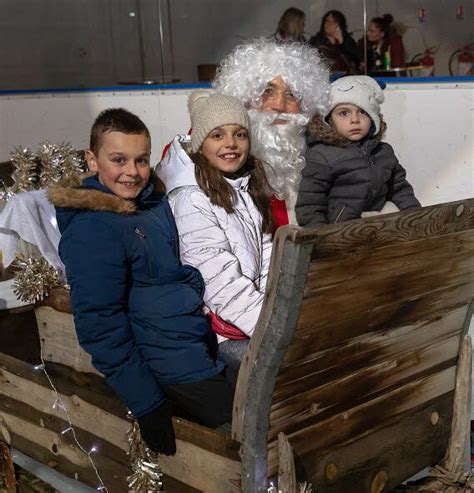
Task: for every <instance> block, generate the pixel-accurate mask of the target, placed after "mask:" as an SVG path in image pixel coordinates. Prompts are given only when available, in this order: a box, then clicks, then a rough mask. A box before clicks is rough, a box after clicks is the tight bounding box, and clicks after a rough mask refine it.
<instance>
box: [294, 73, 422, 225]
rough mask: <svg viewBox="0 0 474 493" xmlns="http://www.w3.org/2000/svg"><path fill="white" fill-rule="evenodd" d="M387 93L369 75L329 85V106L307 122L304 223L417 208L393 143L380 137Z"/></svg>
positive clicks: (301, 201)
mask: <svg viewBox="0 0 474 493" xmlns="http://www.w3.org/2000/svg"><path fill="white" fill-rule="evenodd" d="M383 100H384V94H383V91H382V89H381V88H380V86H379V85H378V83H377V82H376V81H375V80H374V79H372V78H371V77H368V76H365V75H358V76H349V77H342V78H340V79H338V80H336V81H335V82H333V83H332V84H331V90H330V96H329V108H328V111H327V113H326V114H325V115H322V116H321V115H316V116H315V117H314V118H313V120H312V122H311V123H310V125H309V137H308V149H307V151H306V167H305V168H304V170H303V177H302V180H301V183H300V190H299V194H298V200H297V203H296V217H297V220H298V223H299V225H300V226H305V227H317V226H321V225H323V224H332V223H336V222H342V221H349V220H351V219H358V218H360V217H366V216H369V215H373V214H377V213H380V212H382V213H386V212H396V211H398V210H403V209H408V208H410V207H419V206H420V203H419V202H418V200H417V199H416V198H415V195H414V193H413V188H412V186H411V185H410V184H409V183H408V181H407V180H406V171H405V169H404V168H403V167H402V165H401V164H400V163H399V162H398V159H397V157H396V156H395V153H394V152H393V149H392V147H391V146H390V145H389V144H387V143H385V142H381V139H382V136H383V134H384V131H385V129H386V124H385V122H384V121H383V119H382V115H381V114H380V104H381V103H382V102H383Z"/></svg>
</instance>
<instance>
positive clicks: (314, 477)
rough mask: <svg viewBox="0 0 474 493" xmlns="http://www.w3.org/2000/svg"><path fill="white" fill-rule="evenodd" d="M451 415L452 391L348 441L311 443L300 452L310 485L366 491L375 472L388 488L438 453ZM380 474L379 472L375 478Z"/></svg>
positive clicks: (332, 492) (334, 491)
mask: <svg viewBox="0 0 474 493" xmlns="http://www.w3.org/2000/svg"><path fill="white" fill-rule="evenodd" d="M451 419H452V394H448V395H446V396H444V397H443V398H442V399H439V400H438V401H437V402H435V403H432V404H430V405H428V406H421V407H419V408H417V409H416V410H414V412H413V413H412V414H410V415H406V416H404V417H402V418H401V419H400V420H399V421H397V422H395V423H393V424H391V425H390V426H386V427H384V428H382V429H380V430H377V431H375V432H373V433H369V434H368V435H367V436H364V437H362V438H360V439H358V440H357V441H354V442H352V443H350V444H336V445H334V446H333V447H331V449H325V450H324V449H316V450H315V451H314V453H310V454H307V455H306V456H304V457H300V464H301V466H302V467H303V469H304V473H305V474H306V476H307V478H309V479H310V481H311V483H312V484H313V487H314V488H315V491H323V492H325V493H340V492H350V493H367V492H370V491H372V489H371V487H372V485H373V481H374V479H375V477H376V476H377V474H379V473H381V472H382V471H383V472H384V473H385V475H386V482H385V486H384V489H383V491H391V490H392V489H393V488H394V487H395V486H397V485H398V484H400V483H401V482H402V481H404V480H406V479H408V478H409V477H411V476H412V475H414V474H416V473H417V472H419V471H420V470H422V469H424V468H425V467H427V466H429V465H434V464H436V463H437V462H438V461H439V460H440V459H441V458H442V456H443V454H444V450H445V449H446V445H447V443H448V437H449V432H450V427H451ZM380 478H381V476H379V479H380Z"/></svg>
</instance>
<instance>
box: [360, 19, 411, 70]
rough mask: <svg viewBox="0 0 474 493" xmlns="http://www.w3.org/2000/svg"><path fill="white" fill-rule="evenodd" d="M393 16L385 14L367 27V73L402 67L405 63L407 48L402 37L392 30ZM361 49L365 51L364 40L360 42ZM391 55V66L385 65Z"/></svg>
mask: <svg viewBox="0 0 474 493" xmlns="http://www.w3.org/2000/svg"><path fill="white" fill-rule="evenodd" d="M392 22H393V16H392V15H391V14H385V15H384V16H383V17H374V18H373V19H372V20H371V21H370V23H369V25H368V27H367V72H368V73H371V72H373V71H374V70H383V69H387V68H391V67H402V66H403V64H404V62H405V48H404V46H403V40H402V37H401V36H400V35H399V34H396V33H395V31H394V30H393V29H392ZM359 47H360V49H361V50H362V52H363V50H364V39H363V38H361V39H360V40H359ZM387 52H388V54H389V66H387V64H386V63H385V60H386V53H387Z"/></svg>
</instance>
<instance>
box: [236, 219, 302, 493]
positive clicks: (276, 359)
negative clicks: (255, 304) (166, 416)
mask: <svg viewBox="0 0 474 493" xmlns="http://www.w3.org/2000/svg"><path fill="white" fill-rule="evenodd" d="M296 230H297V228H295V227H291V226H286V227H283V228H280V229H279V230H278V231H277V233H276V237H275V242H274V247H273V248H274V255H273V256H272V264H271V267H270V270H271V273H270V277H269V285H268V286H267V295H266V296H267V298H266V300H267V301H266V302H265V304H264V307H263V309H262V312H261V314H260V317H259V321H258V323H257V327H256V329H255V332H254V334H253V337H252V339H251V341H250V347H249V350H248V351H247V356H246V358H244V361H243V362H242V367H241V369H240V372H239V378H238V382H237V390H236V396H235V398H234V412H233V419H232V432H233V436H235V437H236V439H237V441H240V442H242V447H241V457H242V486H241V487H242V490H243V491H246V492H247V491H248V492H265V491H267V490H268V479H267V468H266V461H267V433H268V411H269V409H270V403H271V397H272V391H273V385H274V381H275V377H276V374H277V371H278V368H279V366H280V364H281V361H282V358H283V356H284V352H285V350H286V348H287V346H288V344H289V341H290V339H291V337H292V333H293V329H294V327H295V325H296V321H297V316H298V312H299V308H300V300H301V297H302V295H303V288H304V282H305V278H306V272H307V266H308V263H309V255H310V250H311V248H310V246H305V247H303V248H300V247H295V246H294V244H292V243H291V241H290V239H291V237H292V236H293V235H294V233H295V231H296ZM283 258H284V259H285V262H284V263H282V259H283ZM276 300H278V301H277V302H276Z"/></svg>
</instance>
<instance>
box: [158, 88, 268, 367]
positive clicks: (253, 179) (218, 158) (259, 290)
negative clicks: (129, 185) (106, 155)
mask: <svg viewBox="0 0 474 493" xmlns="http://www.w3.org/2000/svg"><path fill="white" fill-rule="evenodd" d="M188 108H189V112H190V116H191V124H192V135H191V138H190V139H189V137H188V138H186V137H183V136H177V137H176V138H175V139H174V140H173V142H172V143H171V145H170V147H169V149H168V152H167V154H166V156H165V157H164V159H163V160H162V161H161V163H160V164H159V166H158V175H159V177H160V178H161V179H162V180H163V182H164V183H165V185H166V192H167V194H168V198H169V201H170V204H171V207H172V210H173V214H174V216H175V219H176V224H177V227H178V232H179V238H180V255H181V259H182V261H183V263H186V264H190V265H192V266H194V267H196V268H198V269H199V270H200V272H201V274H202V276H203V278H204V281H205V284H206V291H205V293H204V302H205V304H206V307H207V309H208V310H209V312H208V314H209V317H210V319H211V326H212V328H213V330H214V331H215V332H216V333H217V337H218V342H219V358H220V359H221V360H223V361H224V362H225V363H226V364H227V365H228V367H229V368H230V369H231V370H232V371H237V370H238V368H239V366H240V362H241V360H242V358H243V355H244V352H245V350H246V348H247V345H248V341H249V338H250V337H251V336H252V334H253V331H254V329H255V325H256V323H257V320H258V317H259V314H260V309H261V307H262V303H263V297H264V293H265V287H266V283H267V276H268V268H269V263H270V256H271V248H272V232H273V229H274V221H273V217H272V214H271V207H270V200H271V195H272V193H273V192H272V190H271V188H270V187H269V185H268V183H267V180H266V177H265V172H264V169H263V166H262V164H261V163H260V162H259V161H258V160H256V159H255V158H253V157H252V156H251V155H250V154H249V151H250V140H249V119H248V116H247V111H246V110H245V108H244V106H243V105H242V104H241V103H240V101H239V100H238V99H236V98H234V97H232V96H225V95H222V94H216V93H215V92H213V91H210V90H198V91H194V92H193V93H192V94H191V95H190V97H189V100H188Z"/></svg>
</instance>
